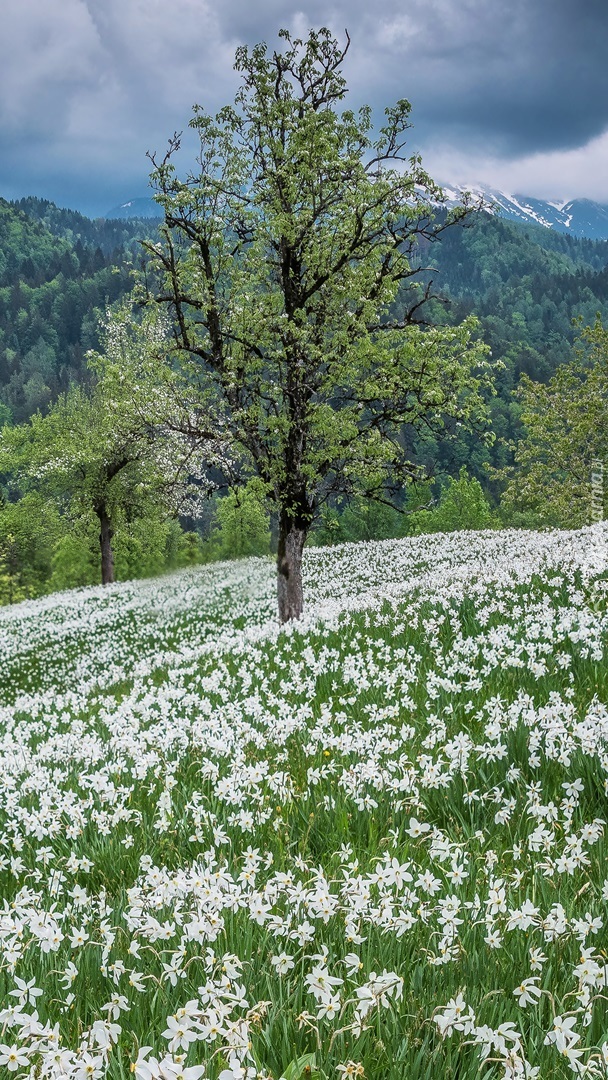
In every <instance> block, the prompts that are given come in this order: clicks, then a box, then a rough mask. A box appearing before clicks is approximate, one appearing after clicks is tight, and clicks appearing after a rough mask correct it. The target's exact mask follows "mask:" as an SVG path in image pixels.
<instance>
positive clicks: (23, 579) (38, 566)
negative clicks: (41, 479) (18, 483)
mask: <svg viewBox="0 0 608 1080" xmlns="http://www.w3.org/2000/svg"><path fill="white" fill-rule="evenodd" d="M60 534H61V520H60V518H59V514H58V513H57V510H56V509H55V507H53V506H52V505H50V504H49V503H48V502H47V501H46V500H45V499H43V498H42V496H41V495H39V494H38V493H36V492H30V493H29V494H27V495H25V496H24V498H22V499H20V500H19V501H18V502H7V501H6V500H5V499H3V498H2V496H1V494H0V605H1V604H11V603H16V602H17V601H19V600H26V599H28V598H29V597H32V596H38V595H39V594H40V593H41V592H42V591H44V585H45V582H46V581H48V579H49V577H50V575H51V572H52V561H53V550H54V545H55V543H56V541H57V539H58V537H59V536H60Z"/></svg>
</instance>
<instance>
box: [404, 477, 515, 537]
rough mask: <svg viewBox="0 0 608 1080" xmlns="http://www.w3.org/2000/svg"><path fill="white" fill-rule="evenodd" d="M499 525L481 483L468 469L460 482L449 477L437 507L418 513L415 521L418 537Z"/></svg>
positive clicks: (413, 525) (418, 511) (413, 524)
mask: <svg viewBox="0 0 608 1080" xmlns="http://www.w3.org/2000/svg"><path fill="white" fill-rule="evenodd" d="M497 524H498V522H497V519H496V516H495V514H493V513H492V508H491V507H490V504H489V503H488V500H487V499H486V497H485V495H484V491H483V488H482V486H481V484H480V483H479V480H476V479H475V477H474V476H473V477H472V476H469V474H468V472H467V470H466V467H465V466H464V465H463V466H462V468H461V470H460V473H459V475H458V479H455V478H454V477H453V476H450V477H448V481H447V484H446V486H445V488H444V489H443V491H442V493H441V496H440V499H439V502H438V504H437V506H435V507H433V508H432V509H422V510H417V511H416V512H415V513H414V514H412V519H411V526H412V528H413V531H414V532H415V533H432V532H456V531H458V530H460V529H491V528H493V527H494V526H495V525H497Z"/></svg>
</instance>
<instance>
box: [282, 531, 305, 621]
mask: <svg viewBox="0 0 608 1080" xmlns="http://www.w3.org/2000/svg"><path fill="white" fill-rule="evenodd" d="M307 533H308V528H307V527H306V526H305V525H304V524H303V523H302V522H299V521H297V519H294V518H293V517H288V516H287V515H286V514H281V515H280V517H279V544H278V550H277V596H278V601H279V622H281V623H286V622H289V621H290V620H291V619H299V618H300V615H301V614H302V610H303V608H304V596H303V591H302V551H303V549H304V542H305V540H306V536H307Z"/></svg>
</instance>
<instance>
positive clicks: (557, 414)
mask: <svg viewBox="0 0 608 1080" xmlns="http://www.w3.org/2000/svg"><path fill="white" fill-rule="evenodd" d="M516 395H517V398H518V400H519V402H520V406H521V422H522V424H523V427H524V434H523V437H522V438H521V440H520V441H519V442H518V443H517V444H516V445H514V447H513V451H514V463H513V465H512V466H511V467H509V468H507V469H503V470H502V471H501V472H497V473H496V475H497V476H498V477H499V478H501V479H503V480H506V481H507V487H506V490H505V492H504V495H503V498H502V506H503V509H504V510H505V511H506V512H507V513H510V514H512V513H513V512H514V511H515V512H516V513H523V514H527V515H528V521H529V522H530V523H531V524H545V525H554V526H555V525H558V526H559V525H561V526H565V527H567V528H579V527H580V526H582V525H587V524H589V522H590V519H591V499H592V473H593V471H594V462H595V461H596V460H600V461H601V462H603V463H604V465H607V464H608V330H606V329H605V328H604V327H603V326H602V324H601V322H600V320H599V319H598V320H597V322H596V323H595V325H594V326H593V327H586V328H585V329H584V330H583V331H582V335H581V342H580V344H579V346H578V347H577V349H576V351H575V355H574V358H573V360H572V362H571V363H569V364H564V365H562V366H561V367H559V368H558V369H557V371H556V372H555V375H554V376H553V378H552V379H550V380H549V382H548V383H546V384H545V383H537V382H533V381H532V379H530V378H529V377H528V376H527V375H523V376H522V378H521V381H520V384H519V387H518V389H517V390H516ZM605 497H606V493H604V499H605Z"/></svg>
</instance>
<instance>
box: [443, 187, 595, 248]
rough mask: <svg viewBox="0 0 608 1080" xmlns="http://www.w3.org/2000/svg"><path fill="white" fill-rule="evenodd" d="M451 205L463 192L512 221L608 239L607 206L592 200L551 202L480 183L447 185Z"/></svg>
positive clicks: (455, 202) (494, 212)
mask: <svg viewBox="0 0 608 1080" xmlns="http://www.w3.org/2000/svg"><path fill="white" fill-rule="evenodd" d="M444 191H445V193H446V195H447V197H448V205H456V204H457V203H458V202H459V201H460V199H461V197H462V193H463V191H470V192H471V193H472V194H473V195H474V196H477V197H480V198H482V199H483V200H484V203H485V206H486V210H487V211H488V213H490V214H495V215H496V216H497V217H502V218H506V219H507V220H509V221H519V222H525V223H527V224H535V225H542V226H544V227H545V228H547V229H553V230H554V231H555V232H560V233H566V234H569V235H570V236H579V237H587V238H588V239H590V240H608V206H606V205H605V204H603V203H598V202H593V200H592V199H570V200H568V201H563V202H562V201H558V202H549V201H548V200H545V199H536V198H533V197H531V196H529V195H509V194H507V192H505V191H498V190H497V189H496V188H490V187H484V186H482V185H479V184H471V185H468V186H466V185H461V186H457V187H454V186H452V185H449V184H448V185H446V186H444Z"/></svg>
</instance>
